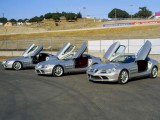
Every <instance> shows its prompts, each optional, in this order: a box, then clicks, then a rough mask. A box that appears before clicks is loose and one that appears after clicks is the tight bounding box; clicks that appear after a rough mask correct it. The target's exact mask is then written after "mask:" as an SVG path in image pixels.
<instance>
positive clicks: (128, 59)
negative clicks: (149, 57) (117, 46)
mask: <svg viewBox="0 0 160 120" xmlns="http://www.w3.org/2000/svg"><path fill="white" fill-rule="evenodd" d="M134 61H135V56H132V55H129V56H128V55H123V56H119V57H117V58H115V59H114V60H112V62H121V63H131V62H134Z"/></svg>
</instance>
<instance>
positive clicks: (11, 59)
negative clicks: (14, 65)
mask: <svg viewBox="0 0 160 120" xmlns="http://www.w3.org/2000/svg"><path fill="white" fill-rule="evenodd" d="M22 59H24V57H16V58H9V59H6V60H5V61H21V60H22Z"/></svg>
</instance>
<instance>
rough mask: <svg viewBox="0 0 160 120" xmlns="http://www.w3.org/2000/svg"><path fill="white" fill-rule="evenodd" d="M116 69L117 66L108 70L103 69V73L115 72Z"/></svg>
mask: <svg viewBox="0 0 160 120" xmlns="http://www.w3.org/2000/svg"><path fill="white" fill-rule="evenodd" d="M115 71H116V69H115V68H112V69H108V70H101V73H106V74H110V73H113V72H115Z"/></svg>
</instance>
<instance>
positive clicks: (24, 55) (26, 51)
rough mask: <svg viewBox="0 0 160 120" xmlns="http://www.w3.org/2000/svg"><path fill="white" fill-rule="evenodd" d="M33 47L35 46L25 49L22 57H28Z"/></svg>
mask: <svg viewBox="0 0 160 120" xmlns="http://www.w3.org/2000/svg"><path fill="white" fill-rule="evenodd" d="M34 46H35V44H32V45H30V46H29V47H27V49H26V50H25V51H24V52H23V55H22V56H23V57H27V56H28V52H29V51H30V50H31V49H32V48H33V47H34Z"/></svg>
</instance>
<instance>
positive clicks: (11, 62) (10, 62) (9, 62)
mask: <svg viewBox="0 0 160 120" xmlns="http://www.w3.org/2000/svg"><path fill="white" fill-rule="evenodd" d="M13 63H14V61H6V64H13Z"/></svg>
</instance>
